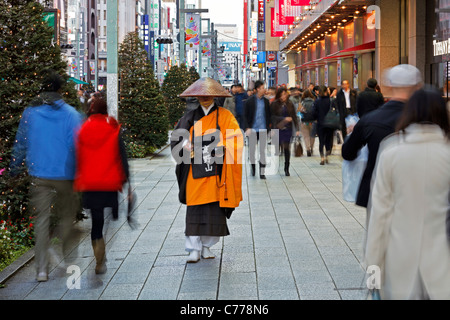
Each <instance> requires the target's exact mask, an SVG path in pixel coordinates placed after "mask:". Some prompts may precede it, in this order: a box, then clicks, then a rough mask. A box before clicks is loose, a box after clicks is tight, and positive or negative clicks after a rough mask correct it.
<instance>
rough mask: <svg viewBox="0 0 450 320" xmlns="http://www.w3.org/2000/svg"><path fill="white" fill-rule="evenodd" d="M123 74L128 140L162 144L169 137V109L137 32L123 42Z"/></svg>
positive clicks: (121, 107)
mask: <svg viewBox="0 0 450 320" xmlns="http://www.w3.org/2000/svg"><path fill="white" fill-rule="evenodd" d="M119 74H120V84H121V85H120V103H119V121H120V122H121V123H122V125H123V129H124V136H125V141H126V143H127V144H128V145H130V144H138V145H143V146H145V147H146V148H160V147H162V146H163V145H165V143H166V142H167V140H168V117H167V109H166V107H165V105H164V100H163V96H162V95H161V91H160V87H159V83H158V81H157V80H156V78H155V76H154V73H153V69H152V68H151V66H150V64H149V61H148V60H147V52H146V51H145V49H144V43H143V42H142V40H141V39H139V36H138V34H137V32H130V33H129V34H127V35H126V36H125V39H124V40H123V42H122V44H121V45H120V49H119Z"/></svg>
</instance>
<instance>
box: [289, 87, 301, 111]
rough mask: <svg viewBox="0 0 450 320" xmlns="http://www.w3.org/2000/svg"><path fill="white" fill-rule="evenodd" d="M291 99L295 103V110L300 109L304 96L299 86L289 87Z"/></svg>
mask: <svg viewBox="0 0 450 320" xmlns="http://www.w3.org/2000/svg"><path fill="white" fill-rule="evenodd" d="M289 100H290V101H291V102H292V104H293V105H294V108H295V110H297V109H298V106H299V104H300V102H301V100H302V97H301V95H300V89H298V88H297V87H292V88H290V89H289Z"/></svg>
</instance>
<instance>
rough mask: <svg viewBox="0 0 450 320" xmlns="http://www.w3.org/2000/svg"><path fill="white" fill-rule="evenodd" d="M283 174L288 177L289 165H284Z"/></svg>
mask: <svg viewBox="0 0 450 320" xmlns="http://www.w3.org/2000/svg"><path fill="white" fill-rule="evenodd" d="M284 174H285V175H286V177H289V176H290V173H289V163H288V164H284Z"/></svg>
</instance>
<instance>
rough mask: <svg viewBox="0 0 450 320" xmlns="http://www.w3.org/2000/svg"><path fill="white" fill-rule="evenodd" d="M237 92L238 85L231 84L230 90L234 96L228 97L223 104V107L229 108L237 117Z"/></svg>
mask: <svg viewBox="0 0 450 320" xmlns="http://www.w3.org/2000/svg"><path fill="white" fill-rule="evenodd" d="M236 92H237V87H236V85H235V84H233V85H232V86H231V90H230V93H231V95H232V96H231V97H226V98H225V102H224V104H223V107H224V108H225V109H227V110H228V111H230V112H231V113H232V114H233V116H235V117H236V97H235V95H236Z"/></svg>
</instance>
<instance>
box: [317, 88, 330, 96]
mask: <svg viewBox="0 0 450 320" xmlns="http://www.w3.org/2000/svg"><path fill="white" fill-rule="evenodd" d="M329 96H330V94H329V92H328V88H327V87H325V86H320V87H319V97H329Z"/></svg>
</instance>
